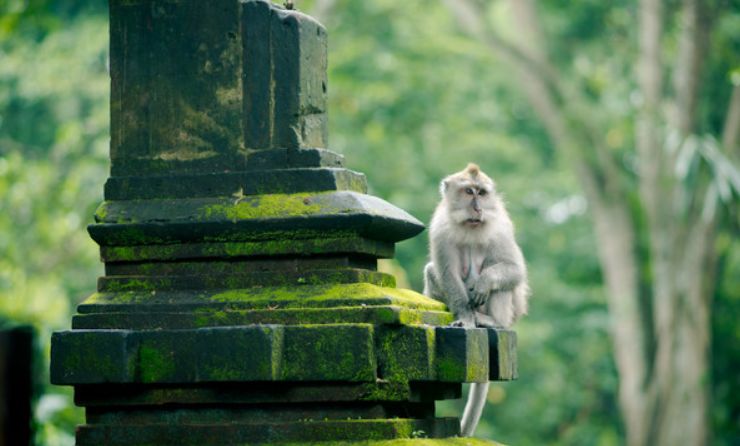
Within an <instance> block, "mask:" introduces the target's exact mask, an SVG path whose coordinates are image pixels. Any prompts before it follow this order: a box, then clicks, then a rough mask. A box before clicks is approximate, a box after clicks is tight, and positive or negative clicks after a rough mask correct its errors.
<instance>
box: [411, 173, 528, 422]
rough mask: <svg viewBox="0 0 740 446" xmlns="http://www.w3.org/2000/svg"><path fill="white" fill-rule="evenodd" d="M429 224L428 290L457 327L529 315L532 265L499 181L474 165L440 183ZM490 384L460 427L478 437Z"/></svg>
mask: <svg viewBox="0 0 740 446" xmlns="http://www.w3.org/2000/svg"><path fill="white" fill-rule="evenodd" d="M440 195H441V200H440V202H439V204H438V205H437V208H436V209H435V211H434V214H433V216H432V221H431V224H430V226H429V254H430V262H429V263H428V264H427V265H426V267H425V268H424V291H423V293H424V294H425V295H427V296H429V297H432V298H434V299H436V300H439V301H442V302H444V303H446V304H447V307H448V308H449V310H450V311H451V312H452V314H453V316H454V318H455V321H454V322H453V323H452V324H451V325H452V326H456V327H488V328H510V327H511V326H512V325H513V324H514V322H516V321H517V320H518V319H519V318H520V317H521V316H522V315H524V314H527V310H528V297H529V294H530V291H529V286H528V284H527V268H526V265H525V262H524V256H523V254H522V251H521V249H520V248H519V245H517V243H516V240H515V238H514V224H513V223H512V221H511V219H510V218H509V214H508V213H507V212H506V208H505V207H504V202H503V199H502V197H501V195H500V194H499V193H498V192H497V190H496V185H495V183H494V181H493V180H492V179H491V178H490V177H489V176H488V175H486V174H485V173H484V172H483V171H481V169H480V167H478V166H477V165H476V164H473V163H470V164H468V166H467V167H466V168H465V169H463V170H462V171H460V172H457V173H454V174H451V175H449V176H447V177H445V178H444V179H443V180H442V182H441V183H440ZM487 394H488V383H487V382H486V383H473V384H471V387H470V392H469V393H468V400H467V403H466V405H465V410H464V411H463V416H462V421H461V423H460V430H461V433H462V435H463V436H465V437H468V436H472V435H473V433H474V432H475V428H476V426H477V425H478V421H479V420H480V416H481V413H482V412H483V406H484V404H485V400H486V395H487Z"/></svg>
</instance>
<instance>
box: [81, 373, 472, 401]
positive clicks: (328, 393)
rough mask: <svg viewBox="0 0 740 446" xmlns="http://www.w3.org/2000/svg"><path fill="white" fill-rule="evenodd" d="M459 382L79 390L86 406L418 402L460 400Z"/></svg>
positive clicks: (98, 387) (115, 386)
mask: <svg viewBox="0 0 740 446" xmlns="http://www.w3.org/2000/svg"><path fill="white" fill-rule="evenodd" d="M461 396H462V385H461V384H460V383H440V382H436V381H435V382H411V383H397V382H388V381H383V380H376V381H375V382H372V383H320V382H304V383H286V382H265V381H261V382H256V383H207V384H202V385H192V384H184V385H169V386H158V385H144V384H104V385H100V384H91V385H78V386H76V387H75V404H77V405H79V406H85V407H95V406H100V407H111V406H113V407H121V406H137V407H143V406H160V407H161V406H162V405H166V404H169V405H171V404H177V405H181V406H187V405H214V404H219V403H225V404H229V405H231V404H264V403H268V404H274V403H281V404H285V403H317V402H318V403H358V402H370V401H383V402H401V403H409V402H410V403H418V402H434V401H438V400H451V399H458V398H460V397H461Z"/></svg>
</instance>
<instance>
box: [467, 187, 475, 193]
mask: <svg viewBox="0 0 740 446" xmlns="http://www.w3.org/2000/svg"><path fill="white" fill-rule="evenodd" d="M465 193H466V194H468V195H473V193H474V191H473V188H472V187H466V188H465Z"/></svg>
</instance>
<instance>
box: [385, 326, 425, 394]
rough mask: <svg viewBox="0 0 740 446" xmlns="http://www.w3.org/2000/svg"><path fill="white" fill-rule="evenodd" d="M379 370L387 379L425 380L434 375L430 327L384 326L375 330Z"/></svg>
mask: <svg viewBox="0 0 740 446" xmlns="http://www.w3.org/2000/svg"><path fill="white" fill-rule="evenodd" d="M378 344H379V347H378V350H379V351H378V354H379V356H380V359H381V360H380V364H381V367H380V373H381V375H382V376H383V378H384V379H387V380H390V381H401V382H403V381H426V380H429V379H432V378H433V377H434V361H435V357H434V350H435V345H434V344H435V339H434V328H433V327H405V326H400V327H383V328H382V329H380V330H378Z"/></svg>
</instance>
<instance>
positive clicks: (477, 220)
mask: <svg viewBox="0 0 740 446" xmlns="http://www.w3.org/2000/svg"><path fill="white" fill-rule="evenodd" d="M482 223H483V220H481V219H480V218H468V219H467V220H465V224H466V225H468V226H479V225H481V224H482Z"/></svg>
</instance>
